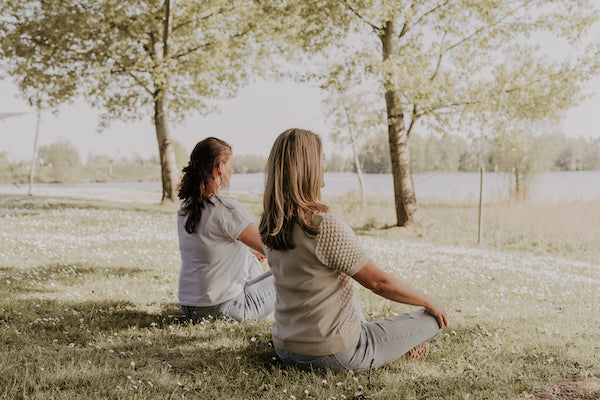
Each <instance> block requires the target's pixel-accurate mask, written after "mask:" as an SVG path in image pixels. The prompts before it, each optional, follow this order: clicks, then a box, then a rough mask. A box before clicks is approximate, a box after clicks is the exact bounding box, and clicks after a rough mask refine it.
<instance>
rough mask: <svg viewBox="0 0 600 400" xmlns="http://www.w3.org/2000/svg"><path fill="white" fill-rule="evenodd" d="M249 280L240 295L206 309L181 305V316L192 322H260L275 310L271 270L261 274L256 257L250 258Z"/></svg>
mask: <svg viewBox="0 0 600 400" xmlns="http://www.w3.org/2000/svg"><path fill="white" fill-rule="evenodd" d="M249 260H250V269H249V277H248V278H249V280H248V281H247V282H246V284H245V285H244V290H243V291H242V293H240V294H239V295H237V296H236V297H235V298H233V299H231V300H227V301H225V302H223V303H221V304H216V305H214V306H208V307H195V306H184V305H181V311H182V312H183V315H185V316H186V317H187V318H190V319H192V320H194V321H200V320H201V319H202V318H206V317H209V316H211V317H213V318H220V317H228V318H231V319H234V320H236V321H262V320H263V319H265V318H266V317H268V316H269V315H270V314H271V313H272V312H273V310H274V309H275V286H274V284H273V274H272V273H271V270H269V271H267V272H263V271H262V269H261V267H260V264H259V263H258V261H257V260H256V257H254V256H250V259H249Z"/></svg>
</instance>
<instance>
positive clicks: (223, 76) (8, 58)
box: [0, 0, 260, 200]
mask: <svg viewBox="0 0 600 400" xmlns="http://www.w3.org/2000/svg"><path fill="white" fill-rule="evenodd" d="M0 7H1V8H0V11H1V14H0V62H1V63H2V69H3V70H5V71H6V72H7V73H8V74H9V75H11V76H12V77H13V78H14V80H15V81H16V83H17V84H18V86H19V88H20V90H21V92H22V94H23V96H24V98H26V99H27V100H29V101H30V103H32V104H33V103H36V105H37V106H40V105H41V106H43V107H45V108H46V107H48V108H52V109H56V108H57V107H58V106H59V105H60V104H63V103H68V102H70V101H73V100H74V99H77V98H81V97H83V98H84V99H85V100H86V101H88V102H89V103H90V104H91V105H92V106H93V107H96V108H98V109H100V110H102V114H101V119H100V122H101V127H106V126H108V125H109V124H110V122H111V121H113V120H116V119H119V120H125V121H132V120H138V119H143V118H147V117H150V116H151V118H152V122H153V125H154V127H155V135H156V141H157V144H158V154H159V159H160V165H161V179H162V199H163V200H175V199H176V190H175V189H176V184H177V182H178V177H179V176H178V171H177V167H176V161H175V154H174V151H173V145H172V142H171V134H170V131H169V120H173V119H174V120H175V121H176V122H181V121H182V119H183V118H184V117H185V115H187V114H188V113H189V112H191V111H192V110H193V112H197V113H206V112H208V111H211V110H212V109H214V103H213V102H212V101H213V100H214V99H220V98H224V97H228V96H232V95H234V94H235V93H236V90H237V89H238V88H239V86H240V85H241V84H243V83H244V82H245V81H246V78H247V77H248V75H249V71H250V69H251V68H252V67H253V66H254V65H255V63H254V62H253V56H255V55H256V53H257V50H258V49H259V47H260V46H257V45H256V41H255V40H254V39H256V36H255V34H256V32H257V29H256V28H257V27H259V26H260V24H257V23H255V21H257V19H258V18H259V13H260V11H259V10H258V8H255V7H254V5H253V3H252V1H245V0H236V1H233V0H186V1H176V0H137V1H133V0H5V1H3V2H2V5H1V6H0Z"/></svg>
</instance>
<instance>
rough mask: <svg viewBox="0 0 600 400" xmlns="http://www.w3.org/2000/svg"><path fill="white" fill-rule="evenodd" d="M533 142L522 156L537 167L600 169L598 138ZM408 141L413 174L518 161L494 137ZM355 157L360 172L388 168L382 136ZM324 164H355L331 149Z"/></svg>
mask: <svg viewBox="0 0 600 400" xmlns="http://www.w3.org/2000/svg"><path fill="white" fill-rule="evenodd" d="M532 141H533V143H532V145H531V147H530V154H527V155H525V156H524V158H527V156H528V157H529V158H530V159H531V160H533V161H535V162H536V163H538V164H539V167H538V168H537V172H542V171H585V170H600V138H599V139H584V138H577V139H575V138H567V137H565V136H563V135H543V136H539V137H533V139H532ZM409 146H410V154H411V166H412V170H413V172H414V173H425V172H473V171H478V170H479V168H480V167H484V168H485V169H486V170H487V171H497V172H511V171H512V170H513V167H514V165H515V162H517V160H513V159H514V154H515V152H516V149H513V148H510V146H506V145H505V144H504V143H501V142H496V141H493V140H490V141H487V140H478V141H467V140H466V139H464V138H462V137H460V136H452V135H445V136H427V137H424V136H419V135H416V134H415V135H414V136H413V137H411V141H410V144H409ZM520 148H523V146H520ZM542 150H543V151H542ZM359 160H360V163H361V165H362V167H363V171H364V172H365V173H370V174H383V173H390V171H391V166H390V158H389V150H388V143H387V135H385V134H381V135H377V136H374V137H372V138H371V139H369V140H367V141H366V142H365V143H364V145H363V146H362V147H361V148H360V151H359ZM518 161H519V162H521V163H522V162H525V161H522V160H518ZM327 169H328V171H331V172H333V171H337V172H350V171H353V170H354V166H353V163H352V160H351V158H350V157H344V156H342V155H340V154H335V153H334V154H333V155H332V156H331V157H329V158H328V160H327Z"/></svg>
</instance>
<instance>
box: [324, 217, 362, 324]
mask: <svg viewBox="0 0 600 400" xmlns="http://www.w3.org/2000/svg"><path fill="white" fill-rule="evenodd" d="M322 217H323V220H322V221H321V225H320V226H319V228H320V232H319V234H318V235H317V236H316V255H317V258H318V259H319V261H321V262H322V263H323V264H325V265H327V266H328V267H329V268H331V269H335V270H338V271H340V272H342V273H341V274H340V275H339V285H340V289H341V290H340V303H341V305H342V313H341V318H342V320H344V321H346V323H345V324H344V325H343V327H347V326H351V325H352V323H354V322H355V321H357V320H358V321H363V320H364V317H363V314H362V310H361V307H360V304H359V303H358V300H357V299H356V297H355V296H354V280H353V279H352V278H351V277H350V276H348V275H347V274H346V273H347V272H348V271H350V270H352V268H353V267H354V266H355V265H356V263H358V262H360V260H361V259H363V257H364V254H365V252H364V250H363V249H362V247H361V246H360V244H359V243H358V239H357V238H356V235H355V234H354V232H353V231H352V229H351V228H350V227H349V226H348V225H346V224H345V223H344V222H342V221H341V220H340V219H339V218H337V217H336V216H334V215H332V214H322ZM343 327H342V328H343Z"/></svg>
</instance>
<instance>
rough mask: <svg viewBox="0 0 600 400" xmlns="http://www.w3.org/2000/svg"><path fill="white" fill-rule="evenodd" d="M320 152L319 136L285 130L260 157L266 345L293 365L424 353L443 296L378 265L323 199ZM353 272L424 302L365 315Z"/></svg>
mask: <svg viewBox="0 0 600 400" xmlns="http://www.w3.org/2000/svg"><path fill="white" fill-rule="evenodd" d="M324 172H325V157H324V154H323V150H322V145H321V140H320V138H319V136H317V135H316V134H314V133H313V132H310V131H307V130H302V129H290V130H287V131H285V132H283V133H282V134H281V135H279V137H278V138H277V139H276V140H275V143H274V144H273V148H272V149H271V154H270V155H269V159H268V161H267V171H266V174H267V176H266V185H265V194H264V204H263V213H262V215H261V218H260V224H259V229H260V234H261V239H262V242H263V244H264V246H265V249H266V254H267V259H268V260H269V265H270V267H271V271H272V272H273V276H274V277H275V288H276V290H277V300H276V303H275V312H274V316H275V322H274V324H273V329H272V332H273V344H274V347H275V351H276V352H277V355H278V356H279V358H280V359H281V360H282V361H283V362H285V363H289V364H295V365H297V366H299V367H300V368H305V369H312V368H333V369H350V370H353V371H365V370H368V369H370V368H377V367H380V366H383V365H385V364H388V363H390V362H392V361H394V360H397V359H398V358H400V357H402V356H403V355H404V356H405V357H406V358H408V359H414V360H423V359H424V358H425V357H426V356H427V353H428V352H429V344H428V343H427V340H430V339H432V338H433V337H435V336H436V335H437V334H438V333H439V332H440V330H441V329H442V328H444V327H445V326H447V324H448V316H447V314H446V311H445V310H444V308H443V307H442V306H441V304H440V303H439V302H438V301H437V300H435V299H433V298H432V297H430V296H428V295H426V294H425V293H422V292H420V291H418V290H416V289H413V288H412V287H410V286H408V285H407V284H405V283H403V282H401V281H400V280H398V279H397V278H395V277H393V276H392V275H390V274H388V273H386V272H384V271H382V270H381V269H379V268H378V267H377V266H376V265H375V264H374V263H373V261H371V260H370V259H369V257H368V256H367V254H366V253H365V252H364V250H363V249H362V248H361V246H360V245H359V243H358V240H357V238H356V236H355V235H354V233H353V232H352V230H351V229H350V227H348V226H347V225H346V224H344V223H343V222H342V221H341V220H340V219H339V218H337V217H336V216H334V215H333V214H331V213H329V212H328V207H327V206H326V205H324V204H322V203H321V201H320V198H321V187H323V186H324V185H325V183H324ZM353 280H354V281H357V282H358V283H360V284H361V285H363V286H364V287H366V288H368V289H370V290H372V291H373V292H374V293H375V294H377V295H379V296H382V297H384V298H386V299H389V300H392V301H396V302H399V303H405V304H411V305H416V306H421V307H423V308H420V309H416V310H413V311H411V312H408V313H404V314H401V315H397V316H394V317H391V318H387V319H384V320H380V321H373V322H365V321H363V318H362V313H361V310H360V306H359V304H358V302H357V301H356V300H355V298H354V289H353Z"/></svg>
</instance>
